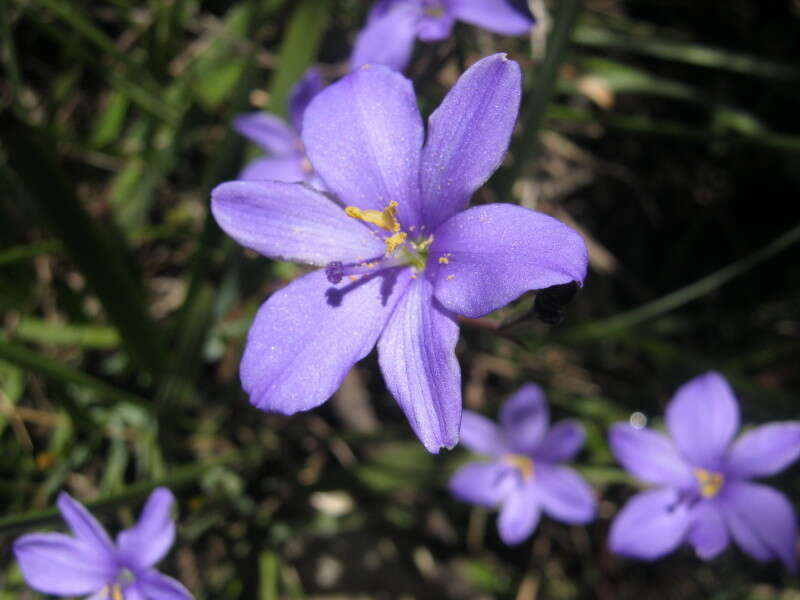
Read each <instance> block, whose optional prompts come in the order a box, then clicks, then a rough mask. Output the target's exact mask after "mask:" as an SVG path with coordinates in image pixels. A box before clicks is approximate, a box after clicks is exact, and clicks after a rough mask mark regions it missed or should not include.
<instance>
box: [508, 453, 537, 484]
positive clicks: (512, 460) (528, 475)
mask: <svg viewBox="0 0 800 600" xmlns="http://www.w3.org/2000/svg"><path fill="white" fill-rule="evenodd" d="M503 460H505V461H506V462H507V463H508V464H509V465H511V466H512V467H514V468H515V469H516V470H517V471H518V472H519V474H520V475H522V479H523V480H525V481H530V480H531V479H533V476H534V473H535V470H534V465H533V459H532V458H530V457H528V456H525V455H524V454H506V455H505V456H503Z"/></svg>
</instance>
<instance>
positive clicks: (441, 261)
mask: <svg viewBox="0 0 800 600" xmlns="http://www.w3.org/2000/svg"><path fill="white" fill-rule="evenodd" d="M449 262H450V259H449V258H447V257H446V256H440V257H439V264H440V265H446V264H447V263H449Z"/></svg>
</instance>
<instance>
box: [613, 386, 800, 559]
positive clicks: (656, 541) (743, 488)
mask: <svg viewBox="0 0 800 600" xmlns="http://www.w3.org/2000/svg"><path fill="white" fill-rule="evenodd" d="M666 424H667V429H668V430H669V433H670V435H671V437H672V439H670V438H668V437H667V436H665V435H663V434H661V433H658V432H655V431H651V430H648V429H636V428H634V427H632V426H631V425H628V424H623V423H620V424H617V425H614V426H613V427H612V429H611V447H612V450H613V451H614V455H615V456H616V458H617V460H618V461H619V462H620V463H622V465H623V466H624V467H625V468H626V469H627V470H628V471H630V472H631V473H632V474H633V475H634V476H636V477H638V478H639V479H641V480H642V481H644V482H646V483H649V484H654V485H657V486H660V487H658V488H656V489H653V490H649V491H645V492H642V493H640V494H637V495H636V496H634V497H633V498H632V499H631V500H629V501H628V503H627V504H626V505H625V507H624V508H623V509H622V511H621V512H620V513H619V515H617V517H616V519H615V520H614V522H613V524H612V527H611V533H610V540H609V544H610V547H611V549H612V550H613V551H614V552H616V553H618V554H623V555H627V556H630V557H633V558H639V559H643V560H653V559H656V558H659V557H661V556H664V555H665V554H667V553H669V552H671V551H672V550H674V549H675V548H676V547H677V546H678V545H680V544H681V542H683V541H684V540H688V541H689V543H690V544H691V545H692V546H694V549H695V551H696V552H697V555H698V556H699V557H700V558H702V559H706V560H708V559H711V558H713V557H715V556H717V555H718V554H719V553H720V552H722V551H723V550H725V548H727V547H728V544H729V539H730V538H731V537H732V538H733V539H734V540H735V541H736V543H737V544H738V545H739V547H740V548H741V549H742V550H744V551H745V552H747V553H748V554H749V555H750V556H752V557H753V558H755V559H757V560H761V561H766V560H770V559H775V558H777V559H780V560H781V561H782V562H783V564H784V565H785V566H786V568H787V569H790V570H794V569H795V562H796V558H795V545H796V543H797V524H796V519H795V514H794V510H793V509H792V506H791V504H790V503H789V501H788V500H787V499H786V497H785V496H783V494H781V493H779V492H777V491H775V490H774V489H772V488H770V487H767V486H765V485H761V484H757V483H752V482H750V481H748V480H749V479H751V478H753V477H762V476H767V475H773V474H775V473H777V472H779V471H781V470H783V469H785V468H786V467H787V466H788V465H789V464H791V463H792V462H793V461H794V460H796V459H797V457H798V456H799V455H800V422H797V421H791V422H781V423H771V424H768V425H762V426H761V427H756V428H755V429H753V430H751V431H748V432H747V433H745V434H743V435H742V436H741V437H739V439H738V440H736V442H734V443H733V444H732V445H731V440H732V439H733V437H734V435H735V434H736V431H737V430H738V429H739V406H738V404H737V402H736V399H735V397H734V395H733V391H732V390H731V389H730V387H729V385H728V382H727V381H725V379H724V378H723V377H722V376H721V375H719V374H717V373H707V374H705V375H702V376H700V377H697V378H695V379H693V380H691V381H689V382H688V383H686V384H684V385H683V386H682V387H681V388H680V389H679V390H678V391H677V393H676V394H675V396H674V397H673V399H672V400H671V401H670V403H669V405H668V406H667V413H666Z"/></svg>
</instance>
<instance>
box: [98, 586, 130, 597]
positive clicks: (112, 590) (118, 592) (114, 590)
mask: <svg viewBox="0 0 800 600" xmlns="http://www.w3.org/2000/svg"><path fill="white" fill-rule="evenodd" d="M103 592H104V596H103V597H104V598H110V599H111V600H125V596H123V594H122V586H121V585H120V584H119V583H112V584H111V585H107V586H106V587H105V588H103Z"/></svg>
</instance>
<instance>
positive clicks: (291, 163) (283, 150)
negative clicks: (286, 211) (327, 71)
mask: <svg viewBox="0 0 800 600" xmlns="http://www.w3.org/2000/svg"><path fill="white" fill-rule="evenodd" d="M324 87H325V83H324V82H323V81H322V76H321V75H320V73H319V71H318V70H317V69H313V68H312V69H309V70H308V71H306V73H305V75H303V78H302V79H301V80H300V81H299V82H298V83H297V84H296V85H295V86H294V88H293V89H292V92H291V95H290V97H289V117H290V120H291V124H289V123H287V122H286V121H284V120H283V119H281V118H280V117H278V116H277V115H273V114H271V113H267V112H260V111H259V112H252V113H247V114H244V115H239V116H237V117H236V118H235V119H234V121H233V128H234V129H235V130H236V132H237V133H239V134H240V135H242V136H244V137H246V138H247V139H248V140H250V141H251V142H253V143H254V144H256V145H257V146H260V147H261V148H262V149H263V150H264V151H265V152H266V153H267V154H268V155H269V156H267V157H264V158H257V159H255V160H253V161H252V162H250V163H249V164H248V165H247V166H245V168H244V169H243V170H242V172H241V173H240V174H239V179H241V180H246V181H264V180H267V181H288V182H295V181H303V182H305V183H310V184H312V185H314V186H315V187H319V182H318V179H317V177H316V176H315V174H314V169H312V168H311V163H310V162H309V161H308V158H306V154H305V150H304V148H303V142H302V140H301V138H300V135H301V133H302V131H303V114H304V113H305V110H306V108H307V107H308V105H309V103H310V102H311V100H313V98H314V96H316V95H317V94H318V93H319V92H321V91H322V90H323V88H324Z"/></svg>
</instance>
